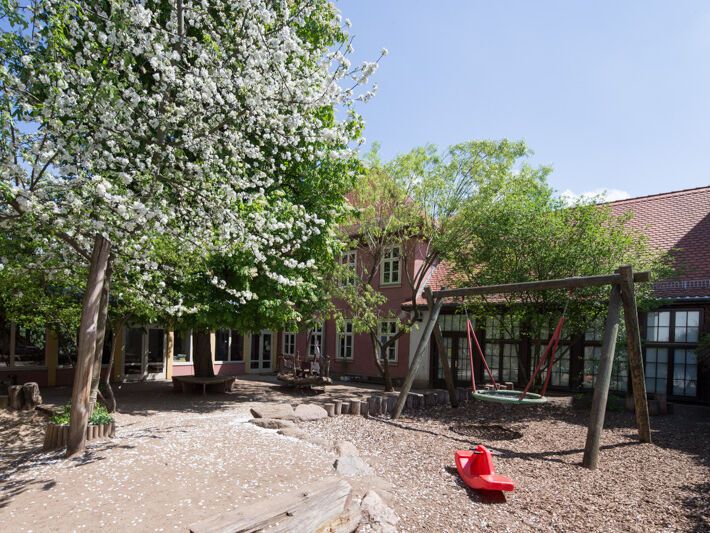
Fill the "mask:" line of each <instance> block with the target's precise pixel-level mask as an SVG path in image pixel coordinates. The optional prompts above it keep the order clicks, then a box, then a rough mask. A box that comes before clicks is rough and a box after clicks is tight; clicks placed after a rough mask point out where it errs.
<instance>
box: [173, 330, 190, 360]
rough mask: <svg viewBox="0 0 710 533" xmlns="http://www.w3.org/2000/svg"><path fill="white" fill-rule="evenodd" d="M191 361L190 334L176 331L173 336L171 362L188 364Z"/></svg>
mask: <svg viewBox="0 0 710 533" xmlns="http://www.w3.org/2000/svg"><path fill="white" fill-rule="evenodd" d="M191 360H192V333H191V332H189V331H180V332H179V331H176V332H175V333H174V334H173V362H175V363H189V362H190V361H191Z"/></svg>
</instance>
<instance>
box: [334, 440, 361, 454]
mask: <svg viewBox="0 0 710 533" xmlns="http://www.w3.org/2000/svg"><path fill="white" fill-rule="evenodd" d="M335 453H337V454H338V457H346V456H348V455H353V456H355V457H357V456H358V455H360V452H359V451H358V449H357V447H356V446H355V445H354V444H353V443H352V442H350V441H349V440H341V441H338V442H336V443H335Z"/></svg>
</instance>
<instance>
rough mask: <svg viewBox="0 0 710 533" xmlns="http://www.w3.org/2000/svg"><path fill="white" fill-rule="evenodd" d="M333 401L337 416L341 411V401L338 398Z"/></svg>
mask: <svg viewBox="0 0 710 533" xmlns="http://www.w3.org/2000/svg"><path fill="white" fill-rule="evenodd" d="M333 403H334V405H335V415H336V416H337V415H339V414H341V413H342V407H343V402H342V401H340V400H335V401H334V402H333Z"/></svg>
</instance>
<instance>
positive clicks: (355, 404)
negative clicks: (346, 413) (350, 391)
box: [350, 400, 360, 415]
mask: <svg viewBox="0 0 710 533" xmlns="http://www.w3.org/2000/svg"><path fill="white" fill-rule="evenodd" d="M350 414H351V415H359V414H360V400H350Z"/></svg>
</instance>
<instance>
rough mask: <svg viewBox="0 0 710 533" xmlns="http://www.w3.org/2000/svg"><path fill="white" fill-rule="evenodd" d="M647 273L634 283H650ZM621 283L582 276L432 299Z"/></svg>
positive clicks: (478, 289)
mask: <svg viewBox="0 0 710 533" xmlns="http://www.w3.org/2000/svg"><path fill="white" fill-rule="evenodd" d="M650 279H651V274H650V273H649V272H637V273H636V274H634V282H635V283H639V282H645V281H650ZM617 283H621V275H620V274H608V275H603V276H584V277H575V278H562V279H548V280H543V281H525V282H521V283H506V284H504V285H487V286H485V287H463V288H461V289H446V290H443V291H436V292H434V298H437V299H438V298H451V297H457V296H476V295H483V294H506V293H510V292H525V291H540V290H546V289H573V288H576V287H601V286H603V285H614V284H617Z"/></svg>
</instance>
